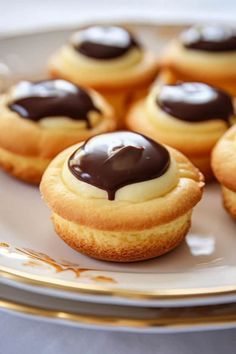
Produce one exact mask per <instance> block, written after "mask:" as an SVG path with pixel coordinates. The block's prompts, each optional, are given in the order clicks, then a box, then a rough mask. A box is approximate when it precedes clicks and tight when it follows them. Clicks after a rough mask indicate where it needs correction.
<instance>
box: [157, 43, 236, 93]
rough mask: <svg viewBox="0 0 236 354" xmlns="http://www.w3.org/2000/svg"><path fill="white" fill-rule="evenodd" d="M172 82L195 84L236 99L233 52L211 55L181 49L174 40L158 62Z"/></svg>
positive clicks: (235, 61) (235, 60)
mask: <svg viewBox="0 0 236 354" xmlns="http://www.w3.org/2000/svg"><path fill="white" fill-rule="evenodd" d="M160 67H161V69H162V70H165V71H167V72H168V71H169V73H170V75H171V76H172V80H173V81H175V82H176V81H186V82H188V81H190V82H191V81H199V82H205V83H207V84H209V85H212V86H216V87H219V88H222V89H224V90H225V91H227V92H228V93H230V94H231V95H233V96H235V95H236V52H235V51H234V52H220V53H217V54H216V53H215V52H213V53H211V52H204V51H200V50H199V51H197V50H191V49H187V48H184V46H183V45H181V43H180V42H179V41H178V40H173V41H171V42H170V43H169V45H168V46H167V47H166V49H165V50H164V52H163V55H162V58H161V60H160Z"/></svg>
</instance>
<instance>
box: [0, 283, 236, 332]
mask: <svg viewBox="0 0 236 354" xmlns="http://www.w3.org/2000/svg"><path fill="white" fill-rule="evenodd" d="M0 294H1V296H0V310H2V311H7V312H14V314H18V315H19V316H23V317H28V318H32V319H38V320H40V321H50V322H56V323H60V324H63V325H69V326H74V327H80V328H81V327H82V328H89V329H105V330H112V331H126V332H140V333H176V332H186V331H199V330H201V331H202V330H216V329H226V328H235V327H236V304H229V305H213V306H201V307H190V308H188V307H182V308H174V309H173V308H171V309H170V308H169V309H168V308H146V307H127V306H119V305H118V306H117V305H103V304H95V303H87V302H81V301H75V300H68V299H61V298H57V297H51V296H47V295H39V294H36V293H30V292H29V291H24V290H19V289H15V288H13V287H10V286H6V285H3V284H0Z"/></svg>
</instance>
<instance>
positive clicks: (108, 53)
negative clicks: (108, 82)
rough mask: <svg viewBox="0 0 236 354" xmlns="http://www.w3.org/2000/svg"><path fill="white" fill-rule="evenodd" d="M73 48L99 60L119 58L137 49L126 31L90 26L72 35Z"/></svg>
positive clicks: (114, 27)
mask: <svg viewBox="0 0 236 354" xmlns="http://www.w3.org/2000/svg"><path fill="white" fill-rule="evenodd" d="M72 45H73V47H74V48H75V49H76V50H77V51H78V52H79V53H81V54H83V55H85V56H87V57H90V58H94V59H100V60H109V59H115V58H119V57H121V56H122V55H124V54H125V53H127V52H128V51H129V50H130V49H131V48H133V47H139V44H138V43H137V41H136V39H135V38H134V37H133V36H132V35H131V33H129V32H128V31H127V30H125V29H124V28H121V27H116V26H92V27H88V28H85V29H83V30H81V31H79V32H77V33H75V34H74V36H73V39H72Z"/></svg>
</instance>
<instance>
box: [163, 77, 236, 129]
mask: <svg viewBox="0 0 236 354" xmlns="http://www.w3.org/2000/svg"><path fill="white" fill-rule="evenodd" d="M156 103H157V104H158V106H159V107H160V108H161V109H162V110H163V111H165V112H166V113H168V114H169V115H171V116H173V117H175V118H178V119H181V120H184V121H188V122H192V123H194V122H202V121H207V120H216V119H220V120H224V121H226V122H227V123H229V119H230V118H231V116H232V115H233V110H234V109H233V103H232V99H231V98H230V96H229V95H228V94H227V93H226V92H224V91H222V90H219V89H216V88H214V87H212V86H209V85H206V84H202V83H198V82H188V83H179V84H173V85H165V86H163V87H162V88H161V91H160V93H159V95H158V97H157V100H156Z"/></svg>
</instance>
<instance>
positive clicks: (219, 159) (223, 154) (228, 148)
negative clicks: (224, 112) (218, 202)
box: [212, 124, 236, 192]
mask: <svg viewBox="0 0 236 354" xmlns="http://www.w3.org/2000/svg"><path fill="white" fill-rule="evenodd" d="M235 157H236V124H235V125H233V126H232V127H231V128H230V129H229V130H228V131H227V132H226V133H225V134H224V135H223V136H222V138H221V139H220V140H219V141H218V143H217V144H216V146H215V148H214V150H213V153H212V169H213V171H214V174H215V176H216V178H217V180H218V181H219V182H220V183H221V184H222V185H223V186H225V187H226V188H228V189H230V190H232V191H233V192H236V178H235V176H236V161H235Z"/></svg>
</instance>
